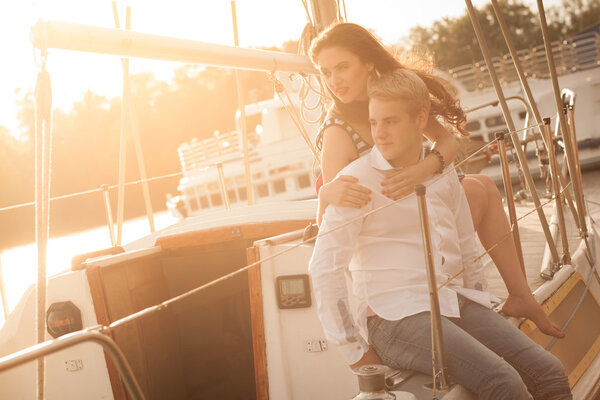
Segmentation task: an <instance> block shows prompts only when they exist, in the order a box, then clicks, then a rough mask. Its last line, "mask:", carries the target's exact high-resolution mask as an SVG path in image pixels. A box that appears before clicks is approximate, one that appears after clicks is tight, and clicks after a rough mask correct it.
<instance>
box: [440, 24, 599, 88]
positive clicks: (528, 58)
mask: <svg viewBox="0 0 600 400" xmlns="http://www.w3.org/2000/svg"><path fill="white" fill-rule="evenodd" d="M552 53H553V54H554V57H555V58H556V71H557V73H558V74H559V75H564V74H568V73H572V72H576V71H582V70H586V69H590V68H595V67H598V66H600V35H599V34H598V33H596V32H588V33H583V34H581V35H577V36H574V37H572V38H569V39H565V40H562V41H555V42H552ZM516 54H517V56H518V57H519V59H520V61H521V62H522V64H523V67H524V68H525V69H526V71H527V72H526V76H527V77H531V78H538V79H544V78H549V77H550V69H549V68H548V63H547V62H546V53H545V52H544V45H543V44H540V45H539V46H535V47H532V48H530V49H522V50H519V51H517V52H516ZM492 61H493V63H492V65H493V67H494V70H495V72H496V73H497V74H498V77H499V79H500V82H502V83H510V82H514V81H517V80H518V79H519V76H518V74H517V70H516V69H515V66H514V63H513V57H512V56H511V54H510V53H507V54H504V55H502V56H497V57H493V58H492ZM450 75H452V77H453V78H454V79H456V80H457V81H459V82H460V83H461V84H462V85H463V86H464V87H465V88H466V89H467V90H469V91H474V90H481V89H485V88H488V87H492V86H493V84H492V80H491V79H490V77H489V69H488V66H487V64H486V63H485V61H483V60H482V61H479V62H476V63H472V64H467V65H462V66H459V67H456V68H452V69H450Z"/></svg>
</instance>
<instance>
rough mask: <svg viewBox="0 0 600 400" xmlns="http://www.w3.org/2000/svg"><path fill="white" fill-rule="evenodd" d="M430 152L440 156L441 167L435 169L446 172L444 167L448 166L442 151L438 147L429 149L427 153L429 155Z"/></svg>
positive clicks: (438, 172) (437, 172)
mask: <svg viewBox="0 0 600 400" xmlns="http://www.w3.org/2000/svg"><path fill="white" fill-rule="evenodd" d="M429 154H433V155H435V156H436V157H437V158H438V160H440V169H438V170H437V171H435V173H436V174H441V173H442V172H444V168H446V163H445V162H444V156H443V155H442V153H440V152H439V151H437V150H436V149H429V151H428V152H427V155H429Z"/></svg>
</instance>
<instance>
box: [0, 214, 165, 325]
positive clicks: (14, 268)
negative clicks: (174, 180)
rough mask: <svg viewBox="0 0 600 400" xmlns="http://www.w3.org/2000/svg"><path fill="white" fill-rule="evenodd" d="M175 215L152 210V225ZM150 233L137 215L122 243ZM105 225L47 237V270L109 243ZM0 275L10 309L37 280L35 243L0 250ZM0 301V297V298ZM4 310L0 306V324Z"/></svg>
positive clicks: (62, 268) (144, 220)
mask: <svg viewBox="0 0 600 400" xmlns="http://www.w3.org/2000/svg"><path fill="white" fill-rule="evenodd" d="M175 222H176V219H175V218H174V217H173V216H171V215H170V214H169V213H168V212H167V211H164V212H160V213H156V214H154V225H155V227H156V229H157V230H158V229H161V228H164V227H166V226H169V225H172V224H173V223H175ZM149 233H150V227H149V224H148V219H147V218H146V217H140V218H136V219H132V220H129V221H126V222H125V223H124V224H123V243H128V242H131V241H133V240H135V239H138V238H140V237H142V236H144V235H147V234H149ZM110 246H111V244H110V234H109V232H108V227H107V226H101V227H97V228H93V229H89V230H85V231H81V232H77V233H73V234H70V235H65V236H61V237H56V238H50V240H49V241H48V258H47V260H48V261H47V267H46V273H47V276H49V277H50V276H52V275H55V274H58V273H60V272H63V271H68V270H69V269H70V268H71V259H72V258H73V257H74V256H75V255H77V254H82V253H87V252H89V251H94V250H99V249H104V248H108V247H110ZM0 261H1V268H2V277H3V280H4V288H5V290H6V302H7V306H8V307H7V308H8V311H9V313H10V312H11V311H12V310H13V309H14V308H15V306H16V305H17V303H18V302H19V299H20V298H21V296H22V295H23V293H24V292H25V290H26V289H27V288H28V287H29V286H30V285H32V284H34V283H36V282H37V247H36V245H35V243H30V244H27V245H24V246H18V247H13V248H10V249H7V250H4V251H3V252H2V254H0ZM0 301H1V300H0ZM3 324H4V313H3V312H2V311H1V308H0V326H2V325H3Z"/></svg>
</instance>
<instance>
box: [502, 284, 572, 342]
mask: <svg viewBox="0 0 600 400" xmlns="http://www.w3.org/2000/svg"><path fill="white" fill-rule="evenodd" d="M502 312H503V313H505V314H506V315H510V316H511V317H525V318H528V319H529V320H531V321H532V322H533V323H534V324H535V325H536V326H537V327H538V329H539V330H540V331H541V332H542V333H544V334H546V335H550V336H554V337H556V338H559V339H562V338H564V337H565V333H564V332H562V331H561V330H560V327H559V326H558V325H556V324H555V323H554V322H552V320H551V319H550V317H548V316H547V315H546V313H545V312H544V310H543V309H542V306H540V305H539V304H538V302H537V301H535V299H534V298H533V296H532V295H531V294H530V295H529V296H527V297H525V298H523V297H518V296H513V295H508V298H507V299H506V302H505V303H504V306H503V307H502Z"/></svg>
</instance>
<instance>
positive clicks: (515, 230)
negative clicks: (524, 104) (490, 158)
mask: <svg viewBox="0 0 600 400" xmlns="http://www.w3.org/2000/svg"><path fill="white" fill-rule="evenodd" d="M496 140H498V153H499V155H500V165H501V166H502V180H503V182H504V191H505V193H506V204H507V206H508V216H509V217H510V223H511V225H512V229H511V231H512V234H513V241H514V242H515V248H516V249H517V256H518V258H519V263H520V264H521V271H523V275H524V276H527V274H526V272H525V260H524V259H523V249H522V248H521V235H520V234H519V225H518V222H517V219H518V218H517V209H516V208H515V201H514V195H513V190H512V180H511V178H510V169H509V167H508V157H507V156H506V141H505V140H504V132H497V133H496Z"/></svg>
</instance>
